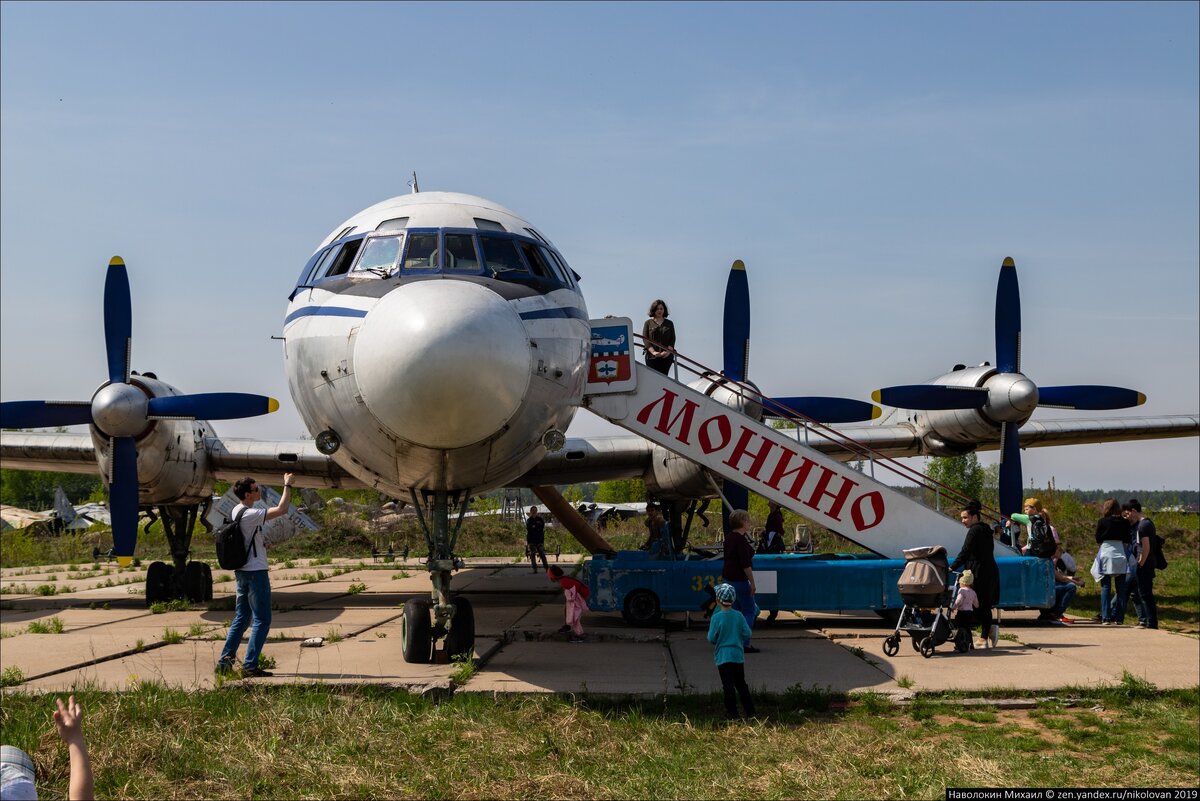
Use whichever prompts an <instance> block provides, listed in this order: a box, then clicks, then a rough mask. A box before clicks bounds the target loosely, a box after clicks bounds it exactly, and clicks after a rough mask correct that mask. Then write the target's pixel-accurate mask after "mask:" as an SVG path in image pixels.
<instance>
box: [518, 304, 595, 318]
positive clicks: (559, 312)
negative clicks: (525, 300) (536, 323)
mask: <svg viewBox="0 0 1200 801" xmlns="http://www.w3.org/2000/svg"><path fill="white" fill-rule="evenodd" d="M547 317H568V318H572V317H573V318H575V319H576V320H586V319H588V316H587V315H586V314H584V313H583V312H582V311H580V310H579V309H576V308H575V307H574V306H563V307H560V308H557V309H538V310H536V311H527V312H521V319H522V320H544V319H546V318H547Z"/></svg>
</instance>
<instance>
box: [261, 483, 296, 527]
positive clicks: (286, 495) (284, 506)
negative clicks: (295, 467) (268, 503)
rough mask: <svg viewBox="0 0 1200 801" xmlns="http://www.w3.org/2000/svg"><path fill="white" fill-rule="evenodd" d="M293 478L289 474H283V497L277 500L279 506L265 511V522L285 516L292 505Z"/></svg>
mask: <svg viewBox="0 0 1200 801" xmlns="http://www.w3.org/2000/svg"><path fill="white" fill-rule="evenodd" d="M293 479H294V476H293V475H292V474H291V473H284V474H283V495H282V496H281V497H280V498H279V505H278V506H272V507H271V508H270V509H268V510H267V517H266V519H267V520H274V519H275V518H277V517H283V516H284V515H286V514H287V511H288V507H290V506H291V505H292V481H293Z"/></svg>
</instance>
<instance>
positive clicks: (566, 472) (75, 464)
mask: <svg viewBox="0 0 1200 801" xmlns="http://www.w3.org/2000/svg"><path fill="white" fill-rule="evenodd" d="M836 430H837V431H838V432H840V433H842V434H845V435H846V436H848V437H851V438H852V439H854V440H855V441H857V442H859V443H861V444H863V445H867V446H869V447H870V448H872V449H873V450H875V451H877V452H878V453H881V454H883V455H885V456H890V457H894V458H897V457H903V456H923V455H935V454H932V452H931V448H930V447H929V446H928V445H926V443H925V442H924V441H923V439H922V437H921V433H920V432H919V431H918V430H917V429H916V427H914V426H913V425H911V424H910V423H894V424H884V425H879V424H874V425H871V424H864V425H846V426H840V427H838V428H837V429H836ZM1198 435H1200V415H1169V416H1162V417H1113V418H1088V419H1079V420H1048V421H1030V422H1028V423H1026V424H1025V425H1024V426H1022V427H1021V447H1022V448H1029V447H1032V448H1038V447H1047V446H1053V445H1082V444H1087V443H1096V442H1124V441H1130V440H1141V439H1168V438H1173V437H1194V436H1198ZM799 436H800V437H801V439H802V441H803V438H804V430H803V429H801V431H800V434H799ZM204 444H205V450H206V452H207V454H208V469H209V470H211V471H212V473H213V476H214V477H215V478H217V479H219V480H222V481H236V480H237V479H239V478H241V477H243V476H246V475H252V476H271V475H282V474H283V473H285V472H290V473H294V474H295V475H296V484H297V485H298V486H301V487H314V488H322V489H332V488H346V489H362V488H365V487H366V485H365V484H363V483H362V482H361V481H359V480H358V479H356V478H354V477H353V476H351V475H350V474H349V473H347V472H346V471H345V470H343V469H342V468H341V467H340V466H339V465H338V464H337V463H336V462H334V461H333V460H332V459H330V458H329V457H328V456H326V455H324V454H322V453H321V452H320V451H318V450H317V448H316V444H315V443H314V442H313V441H312V440H255V439H223V438H220V437H207V438H205V441H204ZM808 444H809V445H810V446H811V447H813V448H815V449H817V450H819V451H821V452H822V453H825V454H828V455H829V456H833V457H835V458H841V459H855V458H858V456H857V454H856V453H855V452H854V451H852V450H851V449H850V448H849V447H847V446H845V445H843V444H840V443H837V442H834V441H831V440H828V439H825V438H824V437H822V436H821V435H818V434H817V433H815V432H810V433H809V435H808ZM999 448H1000V439H999V435H997V437H996V439H994V440H989V441H984V442H980V443H978V444H977V446H976V449H977V450H984V451H994V450H999ZM653 454H654V446H653V445H652V444H651V443H650V442H648V441H646V440H644V439H642V438H641V437H635V436H616V437H590V438H585V437H572V438H569V439H568V440H567V442H566V445H565V446H564V447H563V448H562V449H561V450H558V451H555V452H553V453H548V454H546V456H545V458H543V459H542V461H541V462H539V463H538V464H537V465H536V466H535V467H534V468H533V469H532V470H530V471H529V472H527V473H526V474H525V475H523V476H521V477H520V478H518V479H516V480H515V481H513V482H512V485H513V486H521V487H532V486H541V485H547V484H550V485H562V484H578V483H584V482H589V481H609V480H613V479H624V478H640V477H642V476H643V475H644V474H645V473H646V471H647V469H648V468H650V466H651V459H652V458H653ZM0 467H4V468H6V469H12V470H46V471H51V472H58V473H90V474H99V473H100V468H99V465H98V464H97V462H96V456H95V448H94V447H93V445H92V438H91V435H89V434H80V433H50V432H22V431H5V432H3V433H0Z"/></svg>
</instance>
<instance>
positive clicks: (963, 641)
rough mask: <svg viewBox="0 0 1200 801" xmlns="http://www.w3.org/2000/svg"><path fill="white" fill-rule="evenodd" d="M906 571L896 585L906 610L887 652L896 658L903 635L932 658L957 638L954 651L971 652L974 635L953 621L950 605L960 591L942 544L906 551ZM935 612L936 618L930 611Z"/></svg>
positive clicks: (885, 651)
mask: <svg viewBox="0 0 1200 801" xmlns="http://www.w3.org/2000/svg"><path fill="white" fill-rule="evenodd" d="M904 561H905V562H906V564H905V565H904V571H903V572H902V573H901V574H900V579H899V580H898V581H897V582H896V587H897V589H899V590H900V600H902V601H904V608H903V609H902V610H900V619H899V620H897V621H896V630H895V631H894V632H892V634H891V636H889V637H888V638H887V639H886V640H884V641H883V652H884V653H885V654H887V655H888V656H895V655H896V653H897V652H898V651H899V650H900V639H901V632H907V633H908V635H909V636H910V637H911V638H912V646H913V650H915V651H919V652H920V654H921V656H923V657H925V658H926V659H929V658H930V657H931V656H933V650H934V648H936V647H937V646H939V645H941V644H942V643H944V642H946V640H948V639H950V638H951V637H952V636H953V638H954V650H955V651H958V652H959V653H966V652H967V651H969V650H971V632H970V630H969V629H967V628H966V627H963V628H961V629H960V628H957V627H955V626H954V625H953V623H952V622H951V619H950V609H949V605H950V602H951V599H952V597H953V594H954V590H955V589H957V588H956V587H954V586H953V585H951V584H950V583H949V579H950V563H949V561H948V560H947V558H946V549H945V548H944V547H942V546H941V545H934V546H931V547H928V548H910V549H909V550H907V551H905V552H904ZM926 610H932V615H933V617H932V619H931V618H930V614H931V613H930V612H929V611H926Z"/></svg>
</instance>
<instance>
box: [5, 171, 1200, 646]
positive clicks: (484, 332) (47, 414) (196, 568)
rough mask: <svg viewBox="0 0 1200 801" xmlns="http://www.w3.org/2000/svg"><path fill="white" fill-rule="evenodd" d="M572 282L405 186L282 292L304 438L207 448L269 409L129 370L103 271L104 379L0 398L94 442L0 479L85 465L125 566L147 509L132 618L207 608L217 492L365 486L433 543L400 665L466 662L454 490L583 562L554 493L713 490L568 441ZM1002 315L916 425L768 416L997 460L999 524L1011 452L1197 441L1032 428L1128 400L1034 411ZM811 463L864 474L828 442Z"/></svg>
mask: <svg viewBox="0 0 1200 801" xmlns="http://www.w3.org/2000/svg"><path fill="white" fill-rule="evenodd" d="M579 281H580V276H579V275H578V274H577V273H576V272H575V271H574V270H573V269H572V268H571V267H570V266H569V265H568V264H567V261H566V259H565V258H564V257H563V255H562V253H561V252H560V251H559V249H558V248H557V247H555V246H554V245H553V244H552V243H551V241H550V239H549V237H547V236H546V235H545V234H544V233H543V232H542V231H540V230H539V229H538V228H536V227H535V226H534V225H533V224H532V223H530V222H528V221H527V220H525V219H523V218H522V217H520V216H519V215H517V214H516V213H514V212H512V211H510V210H508V209H506V208H504V207H503V206H500V205H498V204H496V203H493V202H491V201H489V200H485V199H483V198H480V197H475V196H471V195H465V194H458V193H450V192H414V193H413V194H409V195H402V196H399V197H395V198H391V199H389V200H385V201H383V202H381V203H377V204H375V205H373V206H371V207H370V208H367V209H365V210H363V211H361V212H359V213H358V214H355V215H354V216H353V217H351V218H350V219H348V220H346V221H345V222H343V223H341V224H340V225H338V226H336V227H335V228H334V229H333V230H332V231H331V232H330V234H329V235H328V236H327V237H326V238H325V239H324V240H323V241H322V243H321V245H320V246H319V247H318V248H317V249H316V251H315V253H314V254H313V255H312V257H311V258H310V259H309V261H308V262H307V263H306V264H305V265H304V267H303V269H302V270H301V271H300V275H299V277H298V278H297V280H296V282H295V285H294V288H293V289H292V290H291V292H290V294H289V295H288V301H289V303H288V307H287V312H286V316H285V317H284V320H283V332H282V334H283V336H282V339H283V342H284V359H285V365H286V371H287V375H288V382H289V389H290V392H291V395H292V399H293V401H294V403H295V405H296V408H297V410H298V411H299V413H300V415H301V417H302V418H303V420H304V422H305V425H306V426H307V428H308V430H309V431H310V432H311V433H312V435H313V439H312V440H297V441H263V440H249V439H222V438H220V437H218V436H217V435H216V433H215V431H214V430H213V428H212V425H211V423H210V422H208V421H209V420H214V419H227V418H232V417H243V416H253V415H256V414H263V413H266V412H268V411H273V410H274V409H275V408H276V407H277V403H276V402H275V401H274V400H273V399H270V398H265V397H262V396H257V395H248V394H241V393H210V394H201V395H185V394H183V393H181V392H179V390H176V389H175V388H174V387H172V386H170V385H168V384H166V383H165V382H163V381H161V380H160V379H158V378H157V377H156V376H155V375H153V374H150V373H143V374H141V375H139V374H137V373H136V372H134V371H132V370H131V369H130V365H131V362H130V354H131V343H132V322H131V321H132V305H131V302H130V295H129V283H128V275H127V271H126V268H125V265H124V263H123V262H122V261H121V260H120V259H119V258H115V259H113V261H112V262H111V263H110V265H109V268H108V274H107V278H106V284H105V293H104V318H105V341H106V352H107V356H108V380H107V381H105V382H104V383H103V384H102V385H101V386H100V388H99V389H98V390H97V391H96V392H95V394H94V395H93V397H92V398H91V400H89V401H77V402H55V401H18V402H7V403H3V404H0V427H3V428H6V429H13V428H47V427H55V426H68V425H83V424H86V425H88V426H89V432H88V433H87V434H76V433H48V432H14V431H5V432H4V433H3V434H2V435H0V464H2V465H3V466H4V467H6V468H16V469H30V470H55V471H62V472H90V473H96V472H99V473H100V474H101V475H102V476H103V479H104V481H105V483H106V484H107V485H108V486H109V492H110V506H111V511H112V516H113V544H114V554H115V555H116V556H117V557H118V558H119V559H124V560H128V559H129V558H131V557H132V556H133V554H134V547H135V545H136V536H137V518H138V512H139V510H140V509H141V510H153V509H155V508H157V510H158V515H159V516H160V517H162V518H163V520H164V524H165V528H166V532H167V535H168V541H169V542H170V545H171V550H172V556H173V559H174V566H173V567H172V566H168V565H166V564H164V563H161V562H157V563H155V564H154V565H152V566H151V569H150V571H149V572H148V575H147V602H152V601H153V600H156V599H159V598H162V597H168V596H171V595H185V594H186V595H187V596H189V597H192V598H194V599H203V598H206V597H208V598H211V593H212V585H211V575H210V574H209V572H208V567H207V565H205V564H203V563H201V562H196V561H189V555H190V550H191V531H192V527H193V524H194V522H195V520H196V518H197V516H200V518H201V520H203V513H204V512H205V511H207V508H208V505H209V504H210V503H211V497H212V489H213V485H214V482H215V481H217V480H226V481H231V480H236V479H238V478H240V477H242V476H244V475H255V476H259V477H263V476H270V475H277V474H279V473H282V472H285V471H286V472H291V473H294V474H295V475H296V482H297V484H299V485H300V486H302V487H303V486H307V487H369V488H375V489H378V490H379V491H380V492H382V493H385V494H387V495H390V496H392V497H395V498H398V499H402V500H405V501H407V502H409V503H411V504H413V505H414V506H415V507H416V508H417V510H418V512H419V515H418V517H419V519H420V521H421V525H422V528H423V529H424V531H425V535H426V540H427V545H428V550H429V558H428V561H427V566H428V569H429V571H430V574H431V579H432V584H433V590H432V593H431V598H430V599H429V600H423V601H409V602H408V603H407V604H406V606H405V610H404V616H403V626H402V628H403V637H402V640H403V651H404V657H405V659H407V660H408V661H415V662H425V661H429V660H430V659H431V658H432V656H433V654H434V648H436V646H437V643H438V641H439V640H441V641H443V642H444V649H443V650H444V651H445V653H447V654H458V653H463V652H468V653H469V652H470V651H471V649H472V647H473V644H474V616H473V612H472V609H471V606H470V603H469V601H468V599H466V598H464V597H462V596H461V595H453V594H452V593H451V591H450V583H451V575H452V572H453V570H455V569H456V568H457V567H459V566H461V562H460V561H459V560H458V559H457V557H456V556H455V554H454V543H455V539H456V537H457V532H458V530H459V527H460V526H461V522H462V516H463V514H464V513H465V512H466V509H467V505H468V503H469V500H470V497H471V496H473V495H477V494H480V493H483V492H486V491H488V490H490V489H493V488H496V487H502V486H531V487H535V491H536V492H537V493H538V495H539V497H540V498H541V499H542V500H543V501H545V502H546V504H547V505H549V506H550V507H551V510H552V511H553V512H555V514H556V515H558V516H559V517H560V519H563V520H564V522H565V523H566V524H567V525H568V527H569V528H570V529H571V530H572V533H574V534H576V536H578V537H580V539H581V541H582V542H584V544H585V545H586V546H588V547H589V548H591V549H593V550H596V549H597V548H602V547H603V545H604V543H603V541H602V540H601V539H599V537H598V535H596V534H595V533H594V532H593V531H591V530H590V528H589V527H588V526H587V525H586V523H584V522H583V520H582V519H581V518H579V517H578V516H577V515H576V516H574V517H572V516H571V512H572V510H571V509H570V507H569V505H568V504H567V503H566V502H565V501H564V500H563V499H562V496H561V495H559V494H558V493H557V491H556V490H554V489H553V486H552V485H555V484H567V483H575V482H582V481H598V480H605V479H611V478H633V477H638V478H641V479H642V480H643V481H644V482H645V484H646V487H647V491H648V492H649V493H650V494H653V495H654V496H655V497H657V498H659V499H662V500H667V501H671V500H681V501H682V500H691V499H701V498H710V497H714V496H715V495H716V493H715V491H714V483H713V481H712V480H711V478H710V477H709V476H707V475H706V474H705V471H704V470H702V469H701V468H700V467H699V466H698V465H696V464H694V463H692V462H689V461H687V460H684V459H681V458H679V457H675V456H674V454H672V453H670V452H669V451H667V450H665V449H663V448H662V447H661V446H659V445H655V444H652V443H650V442H648V441H646V440H643V439H641V438H640V437H637V436H621V437H596V438H567V437H566V436H565V434H564V432H565V431H566V430H567V427H568V426H569V425H570V423H571V420H572V418H573V417H574V415H575V413H576V412H577V410H578V409H579V408H580V407H581V406H582V405H584V401H585V397H584V392H585V385H586V378H587V376H586V372H587V366H588V357H589V348H590V345H591V343H590V325H589V315H588V310H587V306H586V304H585V302H584V297H583V293H582V291H581V290H580V286H579ZM746 287H747V282H746V276H745V271H744V269H742V268H741V265H740V262H739V263H737V264H735V269H734V270H733V272H732V273H731V276H730V284H729V288H728V290H727V299H726V321H725V325H726V332H725V333H726V337H725V354H724V365H723V370H722V372H723V373H724V375H720V374H717V373H715V372H714V373H710V374H708V375H706V376H704V377H702V378H700V379H698V380H697V381H693V382H692V384H691V385H692V386H693V387H698V388H700V389H701V390H702V391H709V392H712V391H715V390H718V389H720V388H721V386H722V385H723V384H724V383H725V381H726V378H729V379H732V380H734V381H745V380H746V379H747V378H748V376H747V374H746V373H747V369H746V367H747V358H748V356H747V354H748V343H749V296H748V289H747V288H746ZM997 306H998V309H1002V310H1003V311H1004V314H1003V315H997V330H996V337H997V361H996V364H995V366H992V365H989V364H987V363H985V364H984V365H981V366H979V367H971V368H963V367H961V366H960V367H956V368H955V369H954V370H952V371H951V372H950V373H947V374H946V375H944V376H940V377H938V378H935V379H933V380H932V381H930V382H929V383H928V384H927V385H915V386H909V387H893V388H888V389H885V390H881V391H879V393H878V397H877V400H880V401H881V402H883V403H888V404H891V405H894V406H897V407H901V406H902V407H907V408H909V409H916V410H920V411H902V410H900V409H897V410H895V411H893V412H891V413H890V414H889V415H888V417H887V418H886V419H884V420H882V421H880V422H877V423H870V422H868V421H870V420H872V418H875V417H877V416H878V414H879V409H878V408H876V407H874V406H873V405H871V404H869V403H865V402H862V401H856V400H849V399H838V398H823V397H789V398H780V399H778V400H780V401H782V402H783V403H784V404H785V405H786V406H788V407H790V408H792V409H795V410H797V411H799V412H802V413H803V414H805V415H807V416H808V417H809V418H812V419H814V420H817V421H821V422H832V423H842V424H845V423H851V425H848V426H844V427H842V428H840V429H839V430H840V431H844V432H847V433H848V434H850V436H851V437H853V439H854V440H856V441H858V442H860V443H864V444H866V445H868V446H869V447H871V448H873V449H874V450H875V451H876V452H878V453H881V454H884V455H887V456H914V455H922V454H930V455H946V454H959V453H964V452H967V451H970V450H973V449H996V448H998V447H1003V449H1004V462H1003V464H1002V466H1001V471H1002V477H1001V489H1002V493H1001V494H1002V507H1003V504H1004V503H1008V504H1009V505H1010V506H1011V505H1012V504H1013V503H1014V501H1013V498H1012V496H1013V494H1014V492H1015V493H1016V496H1017V497H1018V498H1019V494H1020V489H1021V479H1020V463H1019V448H1020V447H1029V446H1043V445H1060V444H1076V443H1088V442H1110V441H1117V440H1132V439H1147V438H1163V437H1182V436H1196V435H1197V434H1200V415H1183V416H1171V417H1144V418H1112V419H1107V420H1058V421H1054V422H1046V423H1030V422H1029V417H1030V415H1031V414H1032V412H1033V411H1034V409H1035V408H1036V406H1038V405H1053V406H1068V407H1072V408H1078V409H1111V408H1124V407H1127V406H1131V405H1136V404H1137V403H1140V402H1142V401H1143V400H1144V397H1143V396H1140V395H1139V394H1138V393H1136V392H1134V391H1132V390H1123V389H1120V388H1115V387H1058V388H1042V389H1041V390H1040V394H1039V389H1038V388H1037V387H1036V386H1035V385H1034V384H1033V383H1032V382H1031V381H1029V380H1028V379H1027V378H1026V377H1025V376H1024V375H1022V374H1021V373H1020V372H1019V368H1020V363H1019V354H1020V349H1019V345H1020V312H1019V297H1017V294H1016V269H1015V266H1014V265H1013V264H1012V263H1011V261H1006V262H1005V264H1004V266H1003V267H1002V269H1001V279H1000V291H999V293H998V297H997ZM714 397H715V396H714ZM729 402H730V403H731V404H732V403H738V402H740V399H738V398H736V396H731V399H730V401H729ZM1018 431H1019V434H1018ZM813 447H816V448H817V449H819V450H821V451H824V452H825V453H827V454H829V455H831V456H834V457H836V458H841V459H857V458H859V455H858V454H857V453H856V452H855V451H853V450H851V449H848V448H846V447H845V446H842V445H838V444H835V443H833V442H830V441H827V440H822V441H820V442H814V443H813ZM727 490H728V492H726V498H727V500H730V501H732V502H734V503H737V500H736V493H735V492H734V491H733V489H732V488H731V487H728V485H727ZM1005 496H1007V497H1005ZM1014 510H1015V507H1014V508H1013V509H1006V511H1014ZM206 525H207V523H206Z"/></svg>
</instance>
